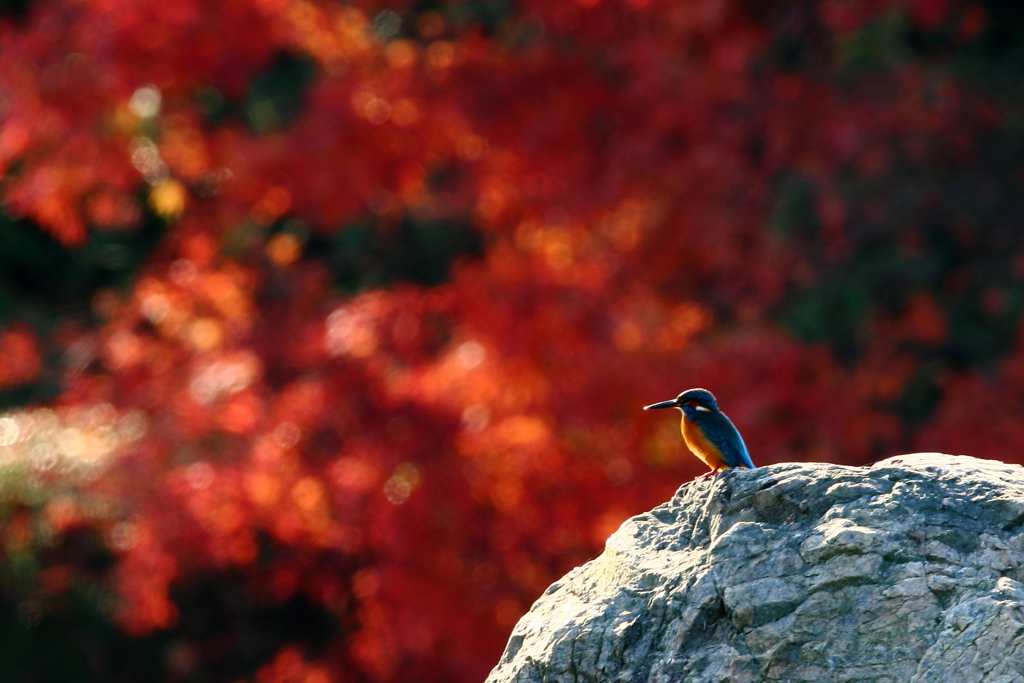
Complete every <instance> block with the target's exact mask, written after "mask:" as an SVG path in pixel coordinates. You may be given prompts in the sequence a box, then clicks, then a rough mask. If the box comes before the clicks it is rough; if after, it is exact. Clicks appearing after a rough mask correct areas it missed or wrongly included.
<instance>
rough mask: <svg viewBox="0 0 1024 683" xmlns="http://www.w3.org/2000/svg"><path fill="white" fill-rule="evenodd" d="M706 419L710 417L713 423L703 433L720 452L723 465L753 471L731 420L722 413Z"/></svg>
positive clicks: (748, 455)
mask: <svg viewBox="0 0 1024 683" xmlns="http://www.w3.org/2000/svg"><path fill="white" fill-rule="evenodd" d="M708 417H712V418H713V422H711V423H710V425H709V426H710V427H711V428H710V429H705V430H704V431H705V433H706V434H707V437H708V440H709V441H711V443H713V444H714V445H715V446H716V447H717V448H718V450H720V451H721V452H722V456H723V457H724V458H725V464H726V465H728V466H729V467H749V468H750V469H754V467H755V466H754V461H753V460H751V459H750V453H749V452H747V445H746V444H745V443H743V437H742V436H740V433H739V430H737V429H736V426H735V425H733V423H732V420H730V419H729V418H728V417H727V416H726V415H725V414H723V413H717V414H715V415H709V416H708Z"/></svg>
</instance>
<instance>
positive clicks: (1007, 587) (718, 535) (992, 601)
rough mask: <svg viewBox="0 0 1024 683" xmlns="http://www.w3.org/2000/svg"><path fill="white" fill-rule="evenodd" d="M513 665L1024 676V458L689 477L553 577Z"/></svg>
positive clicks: (999, 681) (571, 674)
mask: <svg viewBox="0 0 1024 683" xmlns="http://www.w3.org/2000/svg"><path fill="white" fill-rule="evenodd" d="M505 681H523V682H525V681H545V682H554V681H565V682H568V681H588V682H593V683H598V682H603V681H629V682H631V683H633V682H641V681H650V682H652V683H653V682H659V683H662V682H663V683H668V682H675V681H679V682H684V681H685V682H686V683H698V682H700V683H703V682H707V683H725V682H732V683H740V682H744V683H746V682H751V683H753V682H760V681H778V682H780V683H783V682H792V683H796V682H797V681H813V682H815V683H821V682H828V681H837V682H838V681H842V682H844V683H853V682H854V681H863V682H865V683H867V682H868V681H870V682H872V683H875V682H877V681H892V682H893V683H907V682H908V681H909V682H911V683H938V682H940V681H941V682H944V683H953V682H963V683H1024V468H1021V467H1020V466H1018V465H1006V464H1003V463H999V462H994V461H989V460H979V459H976V458H969V457H957V456H950V455H940V454H931V453H929V454H916V455H905V456H900V457H897V458H890V459H888V460H883V461H882V462H879V463H877V464H876V465H874V466H872V467H841V466H838V465H827V464H807V463H790V464H781V465H772V466H768V467H762V468H759V469H756V470H744V469H734V470H728V471H726V472H724V473H722V474H720V475H718V476H715V477H712V478H708V479H699V480H696V481H693V482H690V483H688V484H685V485H683V486H682V487H681V488H680V489H679V491H678V492H677V493H676V495H675V496H674V497H673V498H672V500H670V501H669V502H667V503H665V504H664V505H661V506H659V507H657V508H655V509H654V510H651V511H650V512H648V513H645V514H642V515H638V516H637V517H634V518H632V519H630V520H628V521H627V522H625V523H624V524H623V525H622V527H621V528H620V529H619V530H618V531H617V532H616V533H615V534H614V535H613V536H612V537H611V538H610V539H608V543H607V546H606V548H605V551H604V553H603V554H602V555H601V556H600V557H598V558H597V559H595V560H593V561H592V562H589V563H587V564H585V565H583V566H582V567H577V568H576V569H574V570H572V571H571V572H569V573H568V574H567V575H566V576H564V577H563V578H562V579H561V580H559V581H557V582H556V583H554V584H553V585H552V586H551V587H550V588H548V590H547V591H546V592H545V593H544V595H543V596H542V597H541V598H540V599H539V600H538V601H537V602H536V603H535V604H534V606H533V607H532V608H531V610H530V611H529V613H528V614H526V615H525V616H524V617H523V618H522V620H520V622H519V624H518V625H517V626H516V628H515V630H514V631H513V632H512V637H511V638H510V640H509V644H508V647H507V648H506V650H505V654H504V655H503V656H502V659H501V662H500V663H499V664H498V666H496V667H495V668H494V670H493V671H492V672H491V675H490V677H489V678H488V682H489V683H499V682H505Z"/></svg>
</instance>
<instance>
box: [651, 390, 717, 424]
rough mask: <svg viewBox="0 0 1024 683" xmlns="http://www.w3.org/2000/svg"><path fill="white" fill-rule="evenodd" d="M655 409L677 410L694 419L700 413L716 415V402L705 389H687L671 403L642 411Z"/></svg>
mask: <svg viewBox="0 0 1024 683" xmlns="http://www.w3.org/2000/svg"><path fill="white" fill-rule="evenodd" d="M656 408H679V410H681V411H683V413H684V414H685V415H687V416H689V417H695V416H696V415H697V414H698V413H701V412H709V413H717V412H718V401H716V400H715V395H714V394H712V393H711V392H710V391H708V390H707V389H687V390H686V391H684V392H683V393H681V394H679V395H678V396H676V397H675V398H674V399H672V400H671V401H662V402H661V403H653V404H651V405H649V406H644V410H652V409H656Z"/></svg>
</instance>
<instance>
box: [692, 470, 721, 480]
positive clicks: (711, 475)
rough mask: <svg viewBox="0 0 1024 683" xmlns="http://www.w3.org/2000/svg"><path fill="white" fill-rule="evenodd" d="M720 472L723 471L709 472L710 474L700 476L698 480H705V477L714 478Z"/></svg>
mask: <svg viewBox="0 0 1024 683" xmlns="http://www.w3.org/2000/svg"><path fill="white" fill-rule="evenodd" d="M719 472H721V470H711V471H709V472H705V473H704V474H701V475H700V476H698V477H697V478H698V479H703V478H704V477H713V476H715V475H716V474H718V473H719Z"/></svg>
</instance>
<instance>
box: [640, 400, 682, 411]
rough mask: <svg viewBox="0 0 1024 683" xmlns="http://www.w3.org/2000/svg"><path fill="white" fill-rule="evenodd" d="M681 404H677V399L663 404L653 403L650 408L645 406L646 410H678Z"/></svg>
mask: <svg viewBox="0 0 1024 683" xmlns="http://www.w3.org/2000/svg"><path fill="white" fill-rule="evenodd" d="M678 407H679V404H678V403H676V400H675V399H672V400H671V401H662V402H661V403H652V404H651V405H649V406H644V410H655V409H657V408H678Z"/></svg>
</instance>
